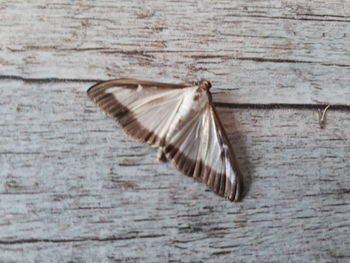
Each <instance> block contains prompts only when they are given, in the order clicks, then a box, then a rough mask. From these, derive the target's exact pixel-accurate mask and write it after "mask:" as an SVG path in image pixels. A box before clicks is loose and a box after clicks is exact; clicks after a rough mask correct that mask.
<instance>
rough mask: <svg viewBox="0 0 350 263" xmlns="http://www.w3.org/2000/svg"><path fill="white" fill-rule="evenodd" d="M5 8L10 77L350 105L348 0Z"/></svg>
mask: <svg viewBox="0 0 350 263" xmlns="http://www.w3.org/2000/svg"><path fill="white" fill-rule="evenodd" d="M0 9H1V22H0V62H1V63H0V64H1V65H0V72H1V75H15V76H22V77H28V78H33V77H37V78H50V77H55V78H78V79H86V78H99V79H108V78H117V77H125V76H127V77H135V78H146V79H156V78H157V79H158V78H160V79H162V80H163V81H173V80H177V81H179V80H180V81H181V80H193V79H199V78H206V79H209V80H211V81H213V84H214V85H215V87H217V88H218V89H219V90H218V93H220V100H221V101H223V102H227V103H232V102H233V103H267V104H268V103H301V104H347V105H349V101H350V90H349V89H348V88H347V87H348V86H349V84H350V81H349V76H350V60H349V54H350V50H349V47H350V39H349V37H350V27H349V26H348V24H349V21H350V8H349V3H348V2H346V1H345V2H344V1H341V0H337V1H331V2H329V1H317V2H313V1H311V2H307V3H305V2H304V1H277V0H266V1H250V2H247V1H243V0H238V1H226V0H218V1H215V3H212V1H209V0H206V1H200V2H198V1H185V2H184V1H181V3H179V2H178V1H170V0H169V1H165V2H164V1H163V2H162V3H160V2H159V1H155V0H153V1H147V2H141V3H140V2H130V1H117V2H116V1H110V0H104V1H98V2H96V1H80V2H79V3H75V4H72V3H71V2H65V1H56V2H52V3H40V2H24V1H15V0H13V1H6V2H3V3H0ZM23 10H26V11H25V12H23ZM18 17H20V18H21V19H18ZM72 69H74V70H72ZM0 77H1V76H0Z"/></svg>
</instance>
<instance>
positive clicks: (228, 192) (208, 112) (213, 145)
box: [164, 103, 242, 201]
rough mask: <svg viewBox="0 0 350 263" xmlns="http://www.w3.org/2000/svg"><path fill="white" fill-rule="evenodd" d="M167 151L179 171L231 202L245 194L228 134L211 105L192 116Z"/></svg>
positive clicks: (169, 143) (173, 138) (170, 142)
mask: <svg viewBox="0 0 350 263" xmlns="http://www.w3.org/2000/svg"><path fill="white" fill-rule="evenodd" d="M166 143H167V145H166V147H165V148H164V152H165V154H166V156H167V158H168V159H169V160H171V162H172V163H173V164H174V165H175V167H176V168H177V169H179V170H180V171H181V172H183V173H184V174H185V175H187V176H191V177H193V178H194V179H196V180H199V181H201V182H203V183H205V184H206V185H207V186H208V187H209V189H211V190H212V191H214V192H215V193H217V194H218V195H221V196H224V197H226V198H228V199H230V200H231V201H238V200H239V198H240V193H241V185H242V184H241V174H240V171H239V168H238V165H237V162H236V159H235V156H234V153H233V151H232V148H231V146H230V143H229V140H228V138H227V135H226V133H225V131H224V129H223V127H222V124H221V122H220V120H219V118H218V116H217V114H216V111H215V108H214V106H213V105H212V104H211V103H208V104H207V106H206V107H204V108H203V109H202V110H201V111H198V112H196V113H194V114H193V115H192V116H189V117H188V118H187V120H186V122H185V125H183V126H182V127H181V129H179V130H177V132H176V133H174V134H173V135H172V136H171V137H170V138H169V139H168V140H167V142H166Z"/></svg>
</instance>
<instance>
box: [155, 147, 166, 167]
mask: <svg viewBox="0 0 350 263" xmlns="http://www.w3.org/2000/svg"><path fill="white" fill-rule="evenodd" d="M157 161H158V162H163V163H166V162H167V161H168V159H167V158H166V156H165V153H164V151H163V148H162V147H159V148H158V152H157Z"/></svg>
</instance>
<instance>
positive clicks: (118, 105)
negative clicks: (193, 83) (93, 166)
mask: <svg viewBox="0 0 350 263" xmlns="http://www.w3.org/2000/svg"><path fill="white" fill-rule="evenodd" d="M186 87H187V86H186V84H183V85H182V84H178V85H177V84H173V85H172V84H164V83H158V82H149V81H139V80H131V79H119V80H111V81H106V82H101V83H98V84H96V85H94V86H92V87H91V88H90V89H89V90H88V96H89V97H90V99H91V100H92V101H94V102H95V103H96V104H97V105H98V106H99V107H100V108H101V109H102V110H103V111H104V112H105V113H107V114H109V115H112V116H114V117H115V118H116V119H117V121H118V123H119V124H120V126H121V127H122V128H123V130H124V131H125V133H126V134H127V135H129V136H130V137H132V138H133V139H135V140H138V141H141V142H144V143H147V144H150V145H152V146H160V145H161V143H163V141H164V138H165V136H166V134H167V132H168V130H169V127H170V125H171V124H172V123H173V120H174V118H175V117H176V113H177V111H178V110H179V108H180V107H181V104H182V100H183V98H184V95H185V92H184V90H183V89H184V88H186Z"/></svg>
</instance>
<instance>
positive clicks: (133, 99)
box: [87, 79, 242, 201]
mask: <svg viewBox="0 0 350 263" xmlns="http://www.w3.org/2000/svg"><path fill="white" fill-rule="evenodd" d="M210 88H211V83H210V82H209V81H206V80H201V81H198V82H185V83H178V84H170V83H161V82H154V81H144V80H136V79H116V80H109V81H103V82H99V83H97V84H95V85H94V86H92V87H91V88H89V89H88V91H87V94H88V96H89V98H90V99H91V100H92V101H93V102H95V103H96V104H97V106H99V108H100V109H101V110H102V111H104V112H105V113H106V114H108V115H111V116H113V117H114V118H115V119H116V121H117V123H118V124H119V126H120V127H121V128H122V129H123V130H124V132H125V133H126V135H128V136H130V137H131V138H132V139H135V140H137V141H140V142H142V143H145V144H148V145H150V146H152V147H155V148H158V154H157V159H158V160H159V161H165V162H166V161H169V162H171V163H172V164H173V165H174V166H175V167H176V168H177V169H178V170H179V171H181V172H182V173H183V174H185V175H187V176H190V177H193V178H194V179H196V180H197V181H200V182H203V183H205V184H206V185H207V186H208V188H209V189H210V190H212V191H213V192H215V193H216V194H218V195H220V196H223V197H225V198H227V199H229V200H231V201H239V200H240V197H241V193H242V176H241V172H240V170H239V167H238V164H237V161H236V158H235V155H234V152H233V150H232V147H231V145H230V142H229V140H228V137H227V135H226V133H225V130H224V127H223V125H222V123H221V121H220V119H219V117H218V114H217V111H216V109H215V106H214V105H213V102H212V96H211V93H210V91H209V89H210Z"/></svg>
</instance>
